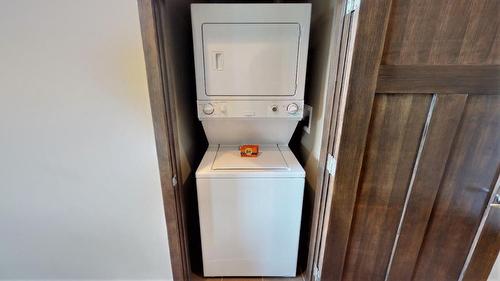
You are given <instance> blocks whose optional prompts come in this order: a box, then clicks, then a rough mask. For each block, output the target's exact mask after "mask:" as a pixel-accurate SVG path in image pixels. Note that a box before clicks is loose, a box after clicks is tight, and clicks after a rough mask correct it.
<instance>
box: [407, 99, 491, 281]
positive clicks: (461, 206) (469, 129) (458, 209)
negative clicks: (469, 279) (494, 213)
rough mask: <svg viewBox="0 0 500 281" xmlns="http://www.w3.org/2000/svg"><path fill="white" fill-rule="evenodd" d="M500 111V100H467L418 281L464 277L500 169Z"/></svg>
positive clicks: (417, 272) (417, 270) (420, 260)
mask: <svg viewBox="0 0 500 281" xmlns="http://www.w3.org/2000/svg"><path fill="white" fill-rule="evenodd" d="M499 109H500V96H499V95H495V96H486V95H474V96H469V97H468V98H467V103H466V105H465V109H464V113H463V115H462V121H461V125H460V127H459V128H458V130H457V134H456V137H455V140H454V144H453V148H452V149H451V152H450V156H449V159H448V163H447V166H446V170H445V173H444V176H443V179H442V182H441V185H440V188H439V192H438V195H437V197H436V201H435V204H434V208H433V210H432V213H431V217H430V223H429V225H428V227H427V230H426V235H425V238H424V242H423V246H422V249H421V250H420V254H419V257H418V261H417V265H416V267H415V272H414V280H457V279H458V278H459V275H460V272H461V270H462V267H463V266H464V262H465V259H466V257H467V254H468V252H469V248H470V246H471V244H472V241H473V239H474V236H475V234H476V230H477V228H478V226H479V223H480V221H481V218H482V215H483V212H484V210H485V208H486V205H487V203H488V200H489V198H490V194H491V192H492V190H493V188H494V185H495V182H496V177H497V174H498V171H499V169H500V110H499ZM446 133H447V132H443V134H446ZM450 137H452V136H450Z"/></svg>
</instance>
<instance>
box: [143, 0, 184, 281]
mask: <svg viewBox="0 0 500 281" xmlns="http://www.w3.org/2000/svg"><path fill="white" fill-rule="evenodd" d="M137 4H138V8H139V21H140V26H141V34H142V41H143V49H144V59H145V63H146V74H147V80H148V88H149V100H150V105H151V113H152V117H153V128H154V134H155V141H156V153H157V157H158V166H159V170H160V182H161V191H162V199H163V209H164V213H165V214H164V215H165V221H166V230H167V235H168V247H169V252H170V261H171V268H172V276H173V279H174V280H190V269H189V267H190V266H189V264H190V263H189V257H188V248H187V236H186V229H185V221H184V215H183V213H184V212H183V206H182V195H181V193H180V191H179V190H178V188H177V186H178V183H177V178H178V174H179V172H178V171H179V170H180V169H179V161H178V159H177V157H176V153H177V151H176V147H177V146H176V136H175V133H174V132H175V129H174V128H175V115H174V112H175V110H174V109H175V104H174V98H173V97H172V94H171V91H169V83H168V75H167V67H168V66H167V65H166V64H167V62H166V61H165V57H166V55H165V48H164V46H163V43H162V42H160V40H159V38H161V35H160V34H161V28H162V27H161V22H160V21H159V20H158V18H159V16H158V15H159V8H158V5H159V3H158V1H155V0H137Z"/></svg>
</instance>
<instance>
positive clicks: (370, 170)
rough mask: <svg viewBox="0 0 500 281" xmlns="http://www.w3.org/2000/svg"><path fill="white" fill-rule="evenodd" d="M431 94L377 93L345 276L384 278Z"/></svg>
mask: <svg viewBox="0 0 500 281" xmlns="http://www.w3.org/2000/svg"><path fill="white" fill-rule="evenodd" d="M430 102H431V95H419V94H415V95H405V94H402V95H398V94H391V95H385V94H377V95H376V96H375V101H374V105H373V109H372V112H373V115H372V121H371V125H370V130H369V133H368V138H367V139H368V143H367V147H366V152H365V160H364V163H363V172H362V175H361V180H360V184H359V185H360V186H359V188H358V197H357V201H356V211H355V215H354V221H353V227H352V230H351V242H350V249H349V252H348V254H347V260H346V265H345V269H344V270H345V273H344V279H343V280H384V278H385V272H386V267H387V264H388V262H389V258H390V255H391V251H392V245H393V242H394V239H395V236H396V230H397V228H398V225H399V219H400V216H401V211H402V209H403V206H404V202H405V197H406V192H407V190H408V186H409V184H410V178H411V175H412V171H413V165H414V163H415V159H416V156H417V151H418V148H419V144H420V140H421V136H422V132H423V129H424V125H425V123H426V120H427V114H428V111H429V108H430Z"/></svg>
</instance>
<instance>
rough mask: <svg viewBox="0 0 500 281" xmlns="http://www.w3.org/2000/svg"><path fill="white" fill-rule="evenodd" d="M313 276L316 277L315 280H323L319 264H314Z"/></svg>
mask: <svg viewBox="0 0 500 281" xmlns="http://www.w3.org/2000/svg"><path fill="white" fill-rule="evenodd" d="M313 278H314V281H320V280H321V273H320V272H319V268H318V266H317V265H316V266H314V270H313Z"/></svg>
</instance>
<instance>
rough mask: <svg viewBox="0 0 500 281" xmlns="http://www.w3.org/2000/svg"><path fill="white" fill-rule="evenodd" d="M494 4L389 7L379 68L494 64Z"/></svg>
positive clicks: (424, 2)
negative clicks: (382, 66)
mask: <svg viewBox="0 0 500 281" xmlns="http://www.w3.org/2000/svg"><path fill="white" fill-rule="evenodd" d="M499 9H500V1H498V0H395V1H393V6H392V11H391V16H390V20H389V27H388V30H387V36H386V44H385V48H384V54H383V57H382V64H389V65H413V64H430V65H448V64H500V51H499V49H500V44H499V41H500V33H499V30H498V26H499V25H500V17H499V16H498V11H499Z"/></svg>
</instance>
